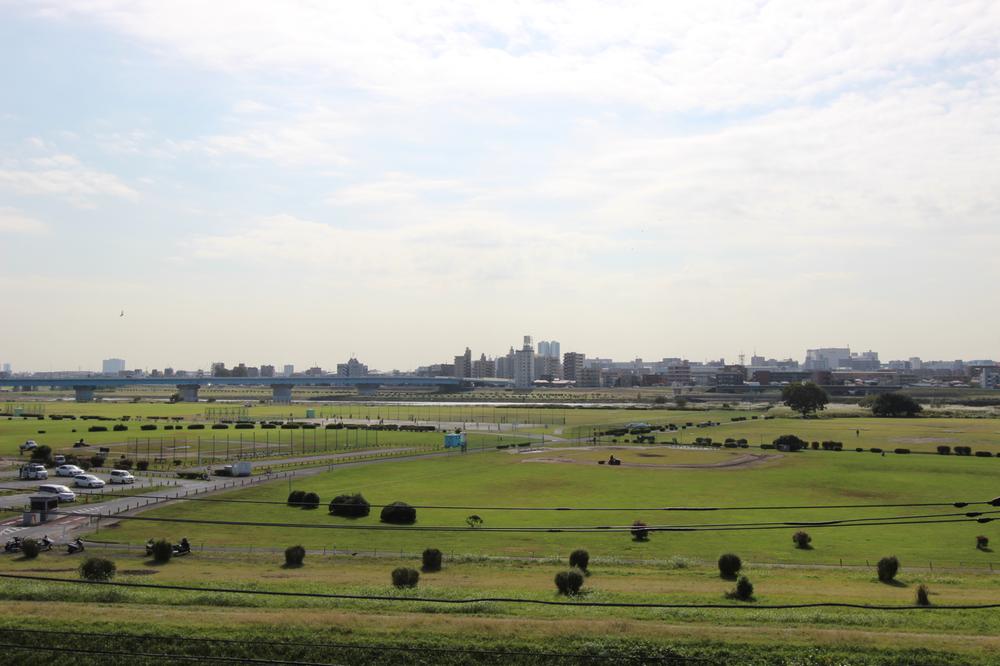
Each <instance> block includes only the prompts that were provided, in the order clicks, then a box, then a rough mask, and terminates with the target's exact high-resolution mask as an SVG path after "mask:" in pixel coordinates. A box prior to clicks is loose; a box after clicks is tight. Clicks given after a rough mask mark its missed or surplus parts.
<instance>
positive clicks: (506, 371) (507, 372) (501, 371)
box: [496, 347, 514, 379]
mask: <svg viewBox="0 0 1000 666" xmlns="http://www.w3.org/2000/svg"><path fill="white" fill-rule="evenodd" d="M496 376H497V377H500V378H502V379H513V378H514V348H513V347H511V348H510V351H508V352H507V353H506V354H505V355H503V356H497V360H496Z"/></svg>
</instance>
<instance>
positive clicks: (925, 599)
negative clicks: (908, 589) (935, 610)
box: [917, 585, 931, 606]
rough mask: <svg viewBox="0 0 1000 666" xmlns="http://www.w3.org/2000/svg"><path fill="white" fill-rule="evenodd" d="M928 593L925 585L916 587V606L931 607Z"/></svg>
mask: <svg viewBox="0 0 1000 666" xmlns="http://www.w3.org/2000/svg"><path fill="white" fill-rule="evenodd" d="M930 593H931V591H930V590H929V589H927V586H926V585H920V586H919V587H917V605H918V606H930V605H931V600H930V597H929V595H930Z"/></svg>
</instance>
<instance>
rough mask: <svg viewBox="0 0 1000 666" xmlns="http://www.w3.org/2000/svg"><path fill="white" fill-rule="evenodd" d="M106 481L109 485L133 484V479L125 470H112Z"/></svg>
mask: <svg viewBox="0 0 1000 666" xmlns="http://www.w3.org/2000/svg"><path fill="white" fill-rule="evenodd" d="M108 481H110V482H111V483H135V477H134V476H132V472H130V471H128V470H127V469H113V470H111V476H110V478H109V479H108Z"/></svg>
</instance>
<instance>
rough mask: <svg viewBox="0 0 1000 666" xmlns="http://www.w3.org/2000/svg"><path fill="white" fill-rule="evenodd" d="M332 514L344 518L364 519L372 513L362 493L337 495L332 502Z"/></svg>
mask: <svg viewBox="0 0 1000 666" xmlns="http://www.w3.org/2000/svg"><path fill="white" fill-rule="evenodd" d="M330 513H331V514H332V515H334V516H341V517H342V518H364V517H365V516H367V515H368V514H369V513H371V505H370V504H369V503H368V500H366V499H365V498H364V496H362V495H361V493H354V494H353V495H337V496H336V497H334V498H333V499H332V500H330Z"/></svg>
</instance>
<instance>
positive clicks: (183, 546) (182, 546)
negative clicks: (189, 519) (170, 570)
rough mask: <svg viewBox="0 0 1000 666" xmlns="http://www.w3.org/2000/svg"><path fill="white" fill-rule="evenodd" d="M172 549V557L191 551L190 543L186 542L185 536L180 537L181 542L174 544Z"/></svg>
mask: <svg viewBox="0 0 1000 666" xmlns="http://www.w3.org/2000/svg"><path fill="white" fill-rule="evenodd" d="M173 551H174V557H178V556H180V555H187V554H188V553H190V552H191V544H190V543H188V540H187V538H184V539H181V542H180V543H179V544H176V545H174V547H173Z"/></svg>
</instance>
